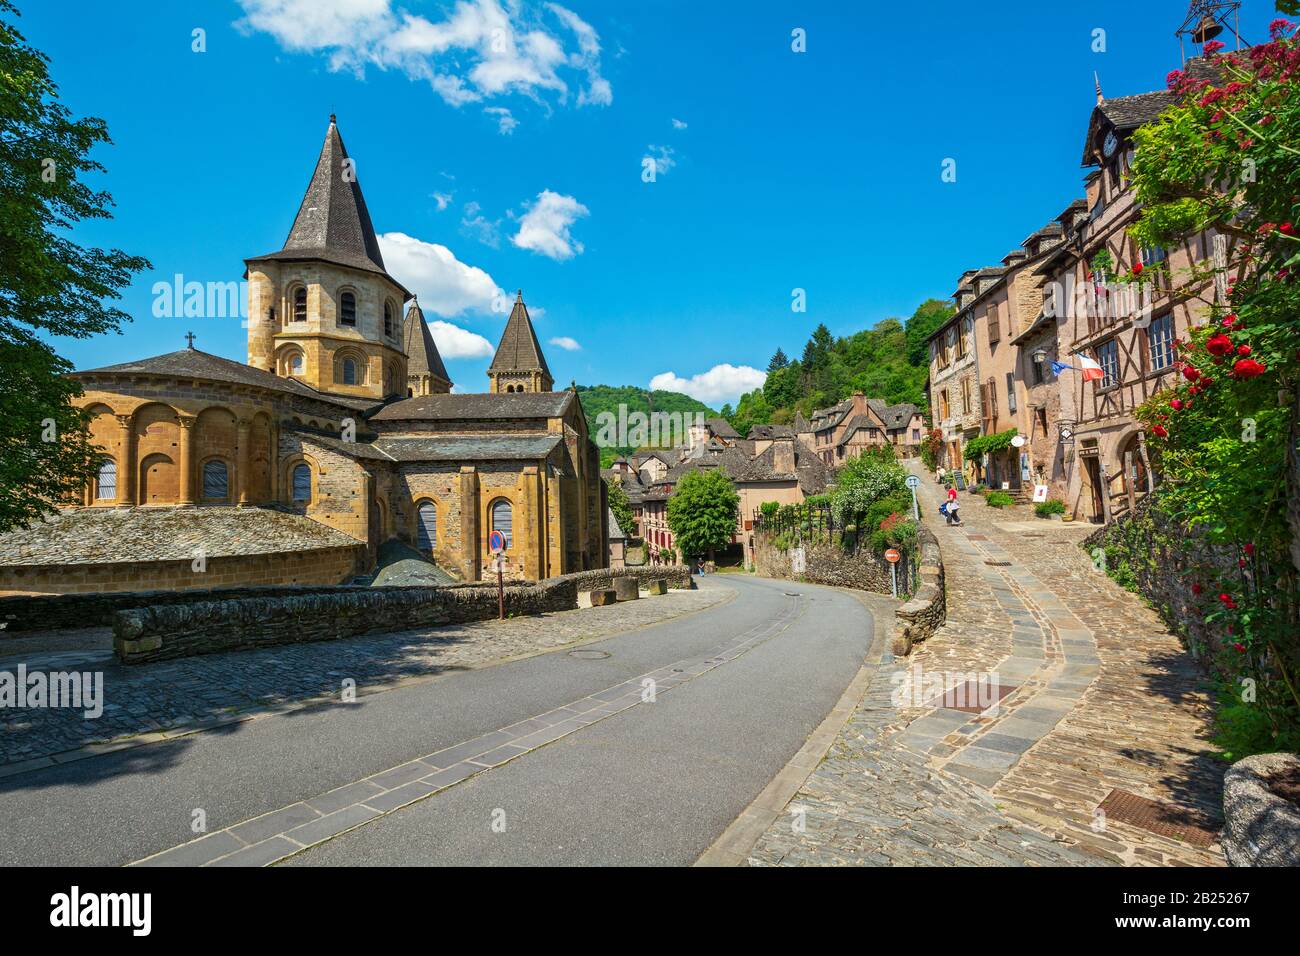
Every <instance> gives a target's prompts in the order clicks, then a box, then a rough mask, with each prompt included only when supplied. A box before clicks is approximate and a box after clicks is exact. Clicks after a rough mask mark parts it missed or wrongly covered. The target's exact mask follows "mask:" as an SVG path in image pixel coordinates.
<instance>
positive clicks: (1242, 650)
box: [1232, 641, 1246, 654]
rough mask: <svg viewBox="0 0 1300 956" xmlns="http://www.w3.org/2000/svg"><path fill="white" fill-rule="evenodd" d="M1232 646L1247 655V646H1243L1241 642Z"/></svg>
mask: <svg viewBox="0 0 1300 956" xmlns="http://www.w3.org/2000/svg"><path fill="white" fill-rule="evenodd" d="M1232 646H1233V647H1235V648H1236V649H1237V650H1238V651H1240V652H1241V653H1242V654H1245V653H1246V645H1245V644H1242V643H1241V642H1240V641H1238V642H1237V643H1236V644H1233V645H1232Z"/></svg>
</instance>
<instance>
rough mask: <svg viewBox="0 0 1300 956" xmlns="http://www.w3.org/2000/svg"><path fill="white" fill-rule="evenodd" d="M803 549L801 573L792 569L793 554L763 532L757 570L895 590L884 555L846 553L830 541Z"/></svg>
mask: <svg viewBox="0 0 1300 956" xmlns="http://www.w3.org/2000/svg"><path fill="white" fill-rule="evenodd" d="M803 550H804V566H805V568H806V570H805V571H804V573H803V574H802V575H798V574H795V573H794V572H793V571H792V570H791V568H790V553H789V552H788V551H782V550H780V549H779V548H777V547H775V546H774V545H773V544H772V539H771V538H770V537H769V536H767V535H763V534H760V535H758V536H756V538H755V540H754V570H756V571H757V572H758V573H759V574H761V575H762V576H763V577H765V578H785V579H787V580H795V579H797V578H798V579H802V580H804V581H810V582H812V583H813V584H829V585H832V586H834V587H841V588H855V589H856V590H859V591H875V592H877V593H879V594H891V593H893V587H892V585H891V584H890V573H889V563H888V562H887V561H885V560H884V559H883V558H879V557H877V556H876V555H874V554H869V553H866V552H862V553H859V554H857V555H849V554H845V553H844V550H843V549H842V548H841V547H840V546H839V545H836V544H831V543H830V542H827V541H811V542H805V543H804V546H803Z"/></svg>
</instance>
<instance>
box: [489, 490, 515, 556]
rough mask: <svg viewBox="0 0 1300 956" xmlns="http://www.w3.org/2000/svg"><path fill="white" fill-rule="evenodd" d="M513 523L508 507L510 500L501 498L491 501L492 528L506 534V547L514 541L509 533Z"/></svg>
mask: <svg viewBox="0 0 1300 956" xmlns="http://www.w3.org/2000/svg"><path fill="white" fill-rule="evenodd" d="M513 523H514V516H513V514H512V512H511V509H510V502H508V501H506V500H505V499H503V498H502V499H498V500H496V501H494V502H492V530H493V531H500V532H501V533H502V534H503V535H505V536H506V547H507V548H508V547H510V546H511V544H513V542H514V538H513V537H512V535H511V528H512V526H513Z"/></svg>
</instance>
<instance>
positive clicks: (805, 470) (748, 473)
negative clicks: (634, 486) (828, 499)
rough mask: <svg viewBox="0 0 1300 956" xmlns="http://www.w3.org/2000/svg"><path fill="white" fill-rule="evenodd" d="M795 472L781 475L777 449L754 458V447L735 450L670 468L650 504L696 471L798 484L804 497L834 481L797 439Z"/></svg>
mask: <svg viewBox="0 0 1300 956" xmlns="http://www.w3.org/2000/svg"><path fill="white" fill-rule="evenodd" d="M793 444H794V455H795V470H794V471H793V472H779V471H777V470H776V469H775V468H774V467H773V462H774V460H775V455H776V448H775V447H774V446H769V447H768V448H766V449H765V450H764V451H763V452H762V453H761V454H758V455H754V454H753V452H752V448H753V446H752V444H751V445H750V450H749V451H745V450H742V449H741V448H737V447H731V448H727V449H725V450H724V451H721V452H718V453H716V454H710V455H704V456H701V457H700V458H693V459H691V460H689V461H685V462H682V463H681V464H680V465H677V466H676V467H674V468H671V469H669V471H668V473H667V474H666V475H664V477H663V478H661V479H660V480H659V481H657V482H655V483H654V485H653V486H652V487H651V488H650V489H649V490H648V491H647V492H646V495H645V500H646V501H662V500H664V499H665V498H667V497H668V493H667V491H666V490H665V489H666V487H667V486H668V485H673V486H676V484H677V482H678V481H680V480H681V479H682V477H683V476H685V475H687V474H689V473H690V472H692V471H709V470H712V469H715V468H721V469H722V470H723V471H725V472H726V473H727V476H728V477H730V478H731V480H732V481H734V482H736V483H737V484H742V483H745V482H754V481H798V482H799V486H800V488H802V489H803V491H804V494H809V495H811V494H818V493H820V492H821V491H824V490H825V488H826V485H827V483H828V482H829V481H830V478H831V474H832V472H831V469H830V468H829V466H827V465H826V464H825V462H823V461H822V460H821V459H820V458H818V457H817V455H816V454H814V453H813V452H812V451H811V450H809V448H808V447H807V446H806V445H805V444H804V443H803V442H801V441H798V440H795V441H794V442H793Z"/></svg>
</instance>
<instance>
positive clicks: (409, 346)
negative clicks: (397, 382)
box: [402, 300, 451, 385]
mask: <svg viewBox="0 0 1300 956" xmlns="http://www.w3.org/2000/svg"><path fill="white" fill-rule="evenodd" d="M402 342H403V349H404V351H405V352H406V374H407V375H408V376H417V375H433V376H435V377H437V378H441V379H442V380H443V381H445V382H446V383H447V384H448V385H450V384H451V377H450V376H449V375H448V374H447V366H445V365H443V364H442V356H441V355H440V354H439V353H438V346H437V345H435V344H434V341H433V335H432V334H431V333H430V332H429V323H427V322H426V321H424V313H423V312H422V311H421V310H420V303H419V301H418V300H417V301H412V302H411V307H410V308H409V309H407V310H406V324H405V326H404V327H403V329H402Z"/></svg>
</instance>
